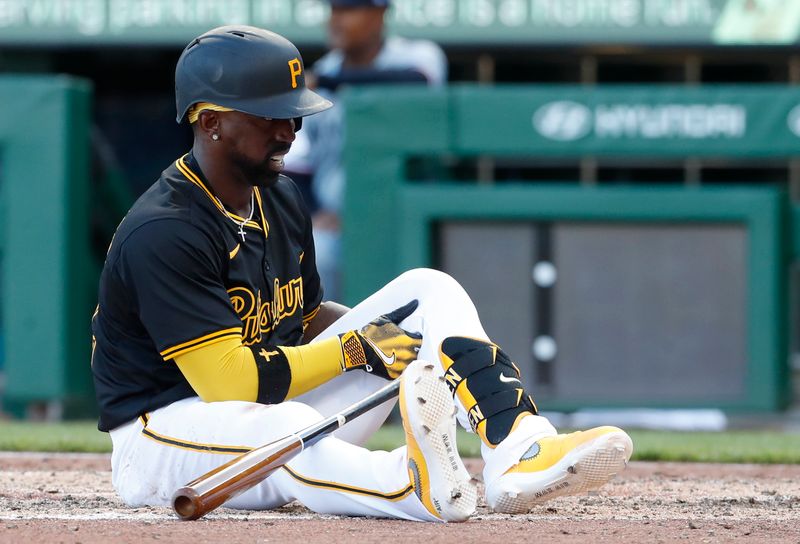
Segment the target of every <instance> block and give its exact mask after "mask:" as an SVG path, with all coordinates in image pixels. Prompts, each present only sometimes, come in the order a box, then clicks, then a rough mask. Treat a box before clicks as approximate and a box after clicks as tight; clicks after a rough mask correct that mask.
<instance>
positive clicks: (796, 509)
mask: <svg viewBox="0 0 800 544" xmlns="http://www.w3.org/2000/svg"><path fill="white" fill-rule="evenodd" d="M469 468H470V471H471V472H473V473H474V474H476V475H477V474H478V473H479V472H480V468H481V466H480V462H478V461H471V462H470V463H469ZM534 540H535V541H536V542H546V543H548V544H550V543H552V542H558V543H561V542H576V543H577V542H579V543H581V544H585V543H587V542H677V541H684V542H758V543H764V542H790V543H794V544H800V466H786V465H771V466H758V465H713V464H679V463H632V464H631V466H630V467H628V469H627V470H626V471H625V472H624V473H623V474H621V475H620V476H619V477H618V478H617V479H616V480H614V481H613V482H611V483H610V484H608V485H607V486H606V487H604V488H603V489H602V490H601V491H600V492H598V493H595V494H591V495H585V496H580V497H570V498H562V499H556V500H553V501H551V502H550V503H548V504H546V505H544V506H542V507H540V508H537V509H535V510H534V511H532V512H531V513H529V514H527V515H524V516H506V515H499V514H494V513H491V512H490V511H489V510H488V509H487V508H486V507H485V506H481V507H480V508H479V510H478V514H477V515H476V516H475V517H473V518H472V519H471V520H470V521H469V522H467V523H463V524H449V525H444V524H442V525H435V524H424V523H411V522H401V521H389V520H376V519H360V518H340V517H331V516H319V515H316V514H313V513H311V512H310V511H308V510H306V509H305V508H303V507H302V506H299V505H297V504H294V505H289V506H287V507H284V508H281V509H278V510H274V511H268V512H241V511H234V510H226V509H220V510H218V511H216V512H214V513H212V514H211V515H209V516H208V517H207V518H204V519H203V520H201V521H196V522H181V521H178V520H176V518H175V517H174V516H173V515H172V512H171V511H170V510H169V509H167V508H137V509H131V508H127V507H125V506H124V505H123V504H122V503H121V502H120V501H119V500H118V499H117V497H116V496H115V493H114V490H113V488H112V487H111V474H110V462H109V458H108V456H106V455H67V454H12V453H0V542H4V543H5V542H8V543H25V544H31V543H35V542H48V543H51V542H52V543H60V542H63V543H71V544H75V543H81V544H91V543H100V542H102V543H106V542H121V543H126V542H131V543H136V544H143V543H147V542H154V541H162V542H177V541H181V542H192V543H194V542H225V543H226V544H235V543H239V542H247V543H261V542H276V543H278V542H279V543H284V542H302V543H304V544H308V543H312V542H328V543H331V542H336V543H339V542H355V543H359V544H361V543H368V542H382V543H387V542H391V543H392V544H400V543H406V542H408V543H414V544H419V543H420V542H431V543H433V542H437V543H438V542H444V543H449V542H457V543H459V544H467V543H471V542H476V543H478V542H479V543H487V542H508V543H513V542H526V541H534Z"/></svg>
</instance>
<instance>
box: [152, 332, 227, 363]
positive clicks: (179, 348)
mask: <svg viewBox="0 0 800 544" xmlns="http://www.w3.org/2000/svg"><path fill="white" fill-rule="evenodd" d="M241 337H242V328H241V327H231V328H230V329H223V330H221V331H217V332H212V333H211V334H206V335H205V336H201V337H199V338H195V339H194V340H189V341H187V342H183V343H182V344H178V345H175V346H172V347H170V348H167V349H165V350H164V351H162V352H161V357H163V358H164V360H165V361H166V360H168V359H173V358H175V357H178V356H179V355H183V354H184V353H187V352H189V351H192V350H195V349H197V348H200V347H203V346H207V345H210V344H214V343H216V342H221V341H223V340H227V339H229V338H239V339H241Z"/></svg>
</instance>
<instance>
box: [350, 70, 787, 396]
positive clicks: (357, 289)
mask: <svg viewBox="0 0 800 544" xmlns="http://www.w3.org/2000/svg"><path fill="white" fill-rule="evenodd" d="M346 100H347V146H346V158H345V163H346V170H347V178H348V190H347V195H346V204H345V213H346V215H345V222H344V227H343V228H344V232H343V236H344V267H345V270H344V274H345V285H344V289H345V298H346V299H347V301H348V302H349V303H350V304H354V303H356V302H357V301H359V300H361V299H363V298H365V297H366V296H368V295H369V294H370V293H372V292H374V291H375V290H376V289H378V288H380V287H381V286H382V285H384V284H385V283H386V282H387V281H389V280H390V279H391V278H393V277H394V276H396V275H397V274H399V273H400V272H402V271H403V270H406V269H409V268H414V267H420V266H435V267H437V268H441V269H444V270H446V271H448V272H450V273H451V274H453V275H454V276H455V277H456V278H457V279H459V281H461V282H462V284H464V285H465V286H466V287H467V290H468V291H469V292H470V294H471V295H472V296H473V299H475V300H476V304H477V305H478V309H479V311H480V312H481V314H482V316H484V318H485V321H484V324H485V326H486V328H487V332H489V334H490V335H491V336H492V337H493V338H494V339H495V340H497V341H498V343H501V344H502V345H504V346H505V347H506V349H508V351H510V352H511V355H512V357H514V358H515V359H516V360H517V361H518V362H519V363H520V365H521V366H522V367H523V368H524V370H523V373H524V375H525V376H526V381H527V384H528V385H529V386H530V387H531V388H532V390H533V391H534V394H535V395H536V397H537V399H539V400H540V401H541V403H542V405H543V406H544V407H546V409H564V410H571V409H576V408H581V407H588V406H610V407H613V406H616V407H623V406H651V407H685V406H694V407H722V408H725V409H745V410H754V409H755V410H772V409H777V408H779V407H781V406H784V405H785V404H786V403H787V401H788V398H789V391H790V386H789V380H788V361H787V336H788V335H787V329H788V324H787V301H786V299H787V296H788V290H787V271H788V266H789V263H790V260H791V256H792V255H794V256H796V255H797V254H798V251H797V245H798V244H797V242H796V240H797V238H798V237H797V236H790V235H789V230H788V229H787V227H788V226H789V225H790V224H792V225H793V226H794V228H793V232H795V233H796V232H798V229H797V223H796V222H794V223H790V219H791V216H792V215H794V216H795V217H797V215H798V212H797V211H796V210H795V211H794V212H793V214H792V213H790V205H789V200H788V197H787V195H785V194H784V193H783V192H782V191H781V190H780V189H778V188H776V187H770V186H758V185H756V184H755V183H754V184H753V185H752V186H741V185H737V186H715V187H712V188H707V187H686V186H682V185H677V184H676V185H671V186H661V187H655V186H641V185H625V186H616V187H582V186H579V185H578V184H577V183H576V184H562V185H558V184H531V183H522V182H519V183H514V182H503V183H502V184H498V185H485V184H479V183H469V182H467V183H464V182H454V181H450V180H447V179H441V180H438V181H437V180H430V179H427V180H426V181H422V182H415V181H412V180H411V179H409V178H410V176H409V174H408V173H409V171H410V168H411V167H410V166H409V165H410V164H413V163H414V162H415V161H417V162H418V161H419V159H420V158H423V159H425V158H435V159H441V158H450V159H453V158H456V159H457V158H463V157H477V156H489V157H505V158H508V157H543V156H562V157H580V156H586V155H588V156H597V157H615V156H630V155H635V156H639V157H653V158H658V157H684V156H694V157H709V158H711V157H714V158H723V157H727V156H734V157H735V156H738V157H742V156H747V157H771V158H776V157H791V156H799V155H800V90H799V89H793V88H787V87H777V86H754V87H744V88H743V87H725V86H720V87H700V88H687V87H654V86H650V87H601V88H596V89H591V88H586V87H577V86H574V87H572V86H551V87H548V86H536V87H524V86H514V87H493V88H488V87H475V86H456V87H451V88H450V89H448V90H443V91H436V92H429V91H427V90H425V89H400V90H394V89H392V90H387V89H359V90H351V91H350V92H349V94H348V95H347V97H346ZM792 240H794V244H793V243H792ZM541 265H544V266H541ZM548 266H549V268H548ZM548 278H549V279H548Z"/></svg>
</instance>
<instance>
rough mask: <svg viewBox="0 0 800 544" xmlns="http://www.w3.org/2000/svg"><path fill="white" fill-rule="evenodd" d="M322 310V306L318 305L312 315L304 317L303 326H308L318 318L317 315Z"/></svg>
mask: <svg viewBox="0 0 800 544" xmlns="http://www.w3.org/2000/svg"><path fill="white" fill-rule="evenodd" d="M320 308H322V304H320V305H318V306H317V307H316V308H314V309H313V310H311V313H310V314H308V315H304V316H303V325H307V324H308V322H309V321H311V320H312V319H314V318H315V317H317V314H318V313H319V309H320Z"/></svg>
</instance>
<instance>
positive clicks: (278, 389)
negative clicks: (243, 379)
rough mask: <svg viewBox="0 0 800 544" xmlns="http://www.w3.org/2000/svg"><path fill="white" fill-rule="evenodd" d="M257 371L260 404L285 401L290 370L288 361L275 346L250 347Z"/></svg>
mask: <svg viewBox="0 0 800 544" xmlns="http://www.w3.org/2000/svg"><path fill="white" fill-rule="evenodd" d="M250 349H251V350H252V351H253V356H254V357H255V360H256V368H257V369H258V397H257V398H256V402H258V403H261V404H278V403H279V402H283V401H284V400H286V394H287V393H288V392H289V384H290V383H291V382H292V370H291V368H290V367H289V359H287V358H286V355H285V354H284V353H283V350H281V349H280V348H279V347H277V346H265V345H259V344H256V345H255V346H251V347H250Z"/></svg>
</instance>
